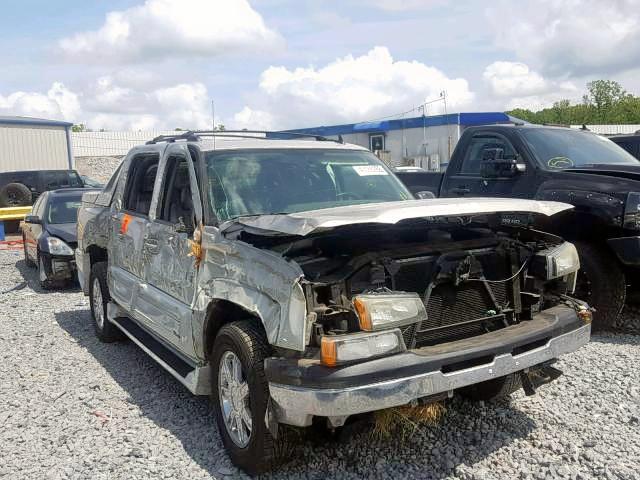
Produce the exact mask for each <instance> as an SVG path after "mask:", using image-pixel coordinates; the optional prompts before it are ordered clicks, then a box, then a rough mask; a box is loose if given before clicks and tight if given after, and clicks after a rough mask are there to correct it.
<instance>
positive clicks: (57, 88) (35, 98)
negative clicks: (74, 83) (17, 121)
mask: <svg viewBox="0 0 640 480" xmlns="http://www.w3.org/2000/svg"><path fill="white" fill-rule="evenodd" d="M0 112H1V113H3V114H5V115H20V116H27V117H43V118H48V119H54V120H69V121H72V119H73V118H74V117H75V116H76V115H77V114H78V113H79V112H80V104H79V101H78V95H76V94H75V93H73V92H72V91H70V90H69V89H67V88H66V87H65V86H64V85H63V84H62V83H59V82H55V83H54V84H53V85H51V88H50V89H49V91H47V92H46V93H39V92H22V91H18V92H13V93H11V94H9V95H7V96H6V97H5V96H2V95H0Z"/></svg>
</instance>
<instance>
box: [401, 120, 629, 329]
mask: <svg viewBox="0 0 640 480" xmlns="http://www.w3.org/2000/svg"><path fill="white" fill-rule="evenodd" d="M396 175H397V176H398V177H399V178H400V179H401V180H402V181H403V182H404V183H405V185H406V186H407V187H408V188H409V189H410V190H411V191H412V192H413V193H414V194H419V195H418V196H421V197H425V196H427V195H430V194H428V193H421V192H431V193H432V194H433V195H435V196H436V197H479V196H480V197H512V198H527V199H534V200H556V201H560V202H566V203H570V204H572V205H574V206H575V208H574V209H573V210H570V211H567V212H563V213H562V214H560V215H556V216H555V217H552V218H551V219H550V220H549V222H548V223H546V224H544V225H539V226H540V228H541V229H543V230H546V231H549V232H552V233H556V234H558V235H561V236H563V237H564V238H565V239H567V240H569V241H571V242H573V243H574V244H575V245H576V247H577V248H578V252H579V255H580V263H581V270H580V272H581V273H580V274H579V275H578V284H577V289H576V296H578V297H580V298H582V299H583V300H585V301H587V302H588V303H589V304H590V305H592V306H593V307H594V308H595V309H596V312H595V314H594V328H600V329H616V328H620V327H622V326H623V325H622V324H621V323H622V320H621V316H620V312H621V310H622V307H623V306H624V301H625V296H626V292H627V289H628V288H634V287H637V285H638V284H640V282H637V280H636V279H637V278H638V272H640V269H639V268H638V267H640V163H639V162H638V160H636V159H635V158H633V156H631V155H630V154H629V153H627V152H626V151H625V150H623V149H622V148H620V147H618V146H617V145H615V144H614V143H613V142H612V141H610V140H608V139H606V138H603V137H600V136H598V135H595V134H593V133H591V132H588V131H581V130H572V129H569V128H560V127H547V126H536V125H487V126H478V127H470V128H467V129H466V130H465V132H464V133H463V134H462V136H461V138H460V141H459V142H458V144H457V146H456V148H455V150H454V152H453V155H452V157H451V161H450V163H449V165H448V166H447V169H446V171H445V172H444V173H431V172H426V171H422V172H421V171H415V170H413V171H410V170H405V171H396ZM511 221H513V222H514V223H518V222H520V221H521V219H518V218H516V217H514V218H513V219H511ZM634 283H635V284H636V285H634Z"/></svg>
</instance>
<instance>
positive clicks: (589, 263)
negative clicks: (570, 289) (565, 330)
mask: <svg viewBox="0 0 640 480" xmlns="http://www.w3.org/2000/svg"><path fill="white" fill-rule="evenodd" d="M575 245H576V248H577V250H578V255H579V257H580V270H579V272H578V282H577V285H576V297H578V298H579V299H580V300H584V301H585V302H587V303H588V304H589V306H591V307H593V308H594V309H595V312H594V313H593V330H594V331H596V330H615V329H617V328H619V327H620V325H619V321H620V313H621V312H622V308H623V307H624V301H625V297H626V291H627V285H626V279H625V275H624V272H623V271H622V269H621V268H620V263H619V262H618V259H617V258H616V257H615V256H614V255H612V254H611V253H610V252H609V251H608V250H606V249H605V248H604V247H598V246H596V245H593V244H590V243H586V242H576V243H575Z"/></svg>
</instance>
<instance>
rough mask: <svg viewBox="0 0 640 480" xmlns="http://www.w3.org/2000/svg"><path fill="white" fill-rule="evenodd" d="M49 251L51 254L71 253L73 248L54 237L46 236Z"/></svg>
mask: <svg viewBox="0 0 640 480" xmlns="http://www.w3.org/2000/svg"><path fill="white" fill-rule="evenodd" d="M47 245H48V246H49V253H51V254H53V255H73V249H72V248H71V247H70V246H69V245H67V244H66V243H64V242H63V241H62V240H60V239H59V238H56V237H48V238H47Z"/></svg>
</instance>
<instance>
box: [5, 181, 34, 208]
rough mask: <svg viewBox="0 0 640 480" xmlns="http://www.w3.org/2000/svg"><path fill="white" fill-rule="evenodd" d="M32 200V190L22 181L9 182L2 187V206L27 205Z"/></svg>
mask: <svg viewBox="0 0 640 480" xmlns="http://www.w3.org/2000/svg"><path fill="white" fill-rule="evenodd" d="M32 200H33V197H32V195H31V190H29V187H27V186H26V185H23V184H22V183H9V184H7V185H5V186H4V187H2V188H1V189H0V207H26V206H28V205H31V201H32Z"/></svg>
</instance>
